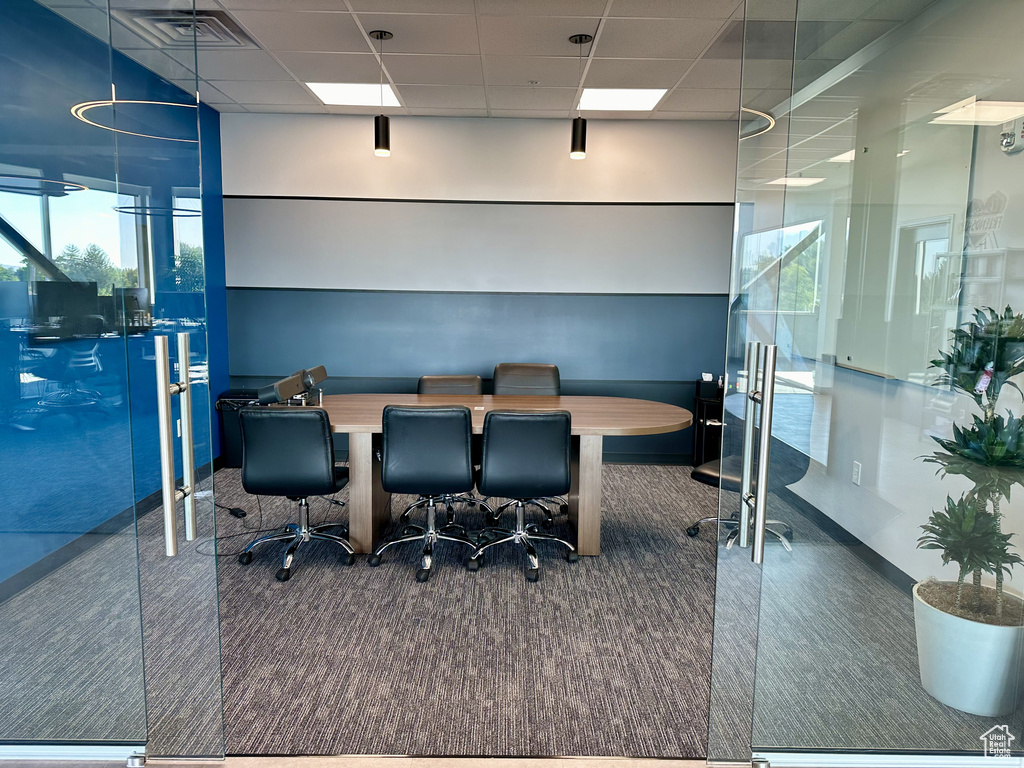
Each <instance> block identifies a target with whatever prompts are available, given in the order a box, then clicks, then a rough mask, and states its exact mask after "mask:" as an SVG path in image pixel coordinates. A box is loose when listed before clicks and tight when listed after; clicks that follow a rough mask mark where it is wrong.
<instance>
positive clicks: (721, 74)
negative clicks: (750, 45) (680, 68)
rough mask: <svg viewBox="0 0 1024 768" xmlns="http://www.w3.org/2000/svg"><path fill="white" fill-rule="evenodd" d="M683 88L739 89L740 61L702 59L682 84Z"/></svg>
mask: <svg viewBox="0 0 1024 768" xmlns="http://www.w3.org/2000/svg"><path fill="white" fill-rule="evenodd" d="M682 87H683V88H739V87H740V61H739V59H701V60H699V61H698V62H697V63H696V64H694V65H693V69H691V70H690V71H689V73H688V74H687V75H686V79H685V80H683V82H682Z"/></svg>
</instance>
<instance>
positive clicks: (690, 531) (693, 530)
mask: <svg viewBox="0 0 1024 768" xmlns="http://www.w3.org/2000/svg"><path fill="white" fill-rule="evenodd" d="M698 533H700V526H699V525H691V526H690V527H689V528H687V529H686V535H687V536H689V537H690V538H691V539H692V538H693V537H694V536H696V535H697V534H698Z"/></svg>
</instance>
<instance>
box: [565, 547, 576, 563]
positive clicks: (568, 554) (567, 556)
mask: <svg viewBox="0 0 1024 768" xmlns="http://www.w3.org/2000/svg"><path fill="white" fill-rule="evenodd" d="M565 559H566V560H568V561H569V562H570V563H575V562H576V561H577V560H579V559H580V553H579V552H575V551H573V550H569V551H568V552H566V553H565Z"/></svg>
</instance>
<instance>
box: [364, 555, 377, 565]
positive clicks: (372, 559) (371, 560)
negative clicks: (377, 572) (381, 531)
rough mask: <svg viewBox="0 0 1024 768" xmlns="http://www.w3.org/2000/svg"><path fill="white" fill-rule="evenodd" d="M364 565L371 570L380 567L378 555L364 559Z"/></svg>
mask: <svg viewBox="0 0 1024 768" xmlns="http://www.w3.org/2000/svg"><path fill="white" fill-rule="evenodd" d="M366 564H367V565H368V566H370V567H371V568H376V567H377V566H378V565H380V555H370V556H369V557H368V558H366Z"/></svg>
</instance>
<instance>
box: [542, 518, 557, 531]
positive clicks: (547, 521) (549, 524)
mask: <svg viewBox="0 0 1024 768" xmlns="http://www.w3.org/2000/svg"><path fill="white" fill-rule="evenodd" d="M541 527H542V528H544V529H545V530H547V531H550V530H551V529H552V528H554V527H555V521H554V520H552V519H551V518H550V517H545V518H544V520H543V521H541Z"/></svg>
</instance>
